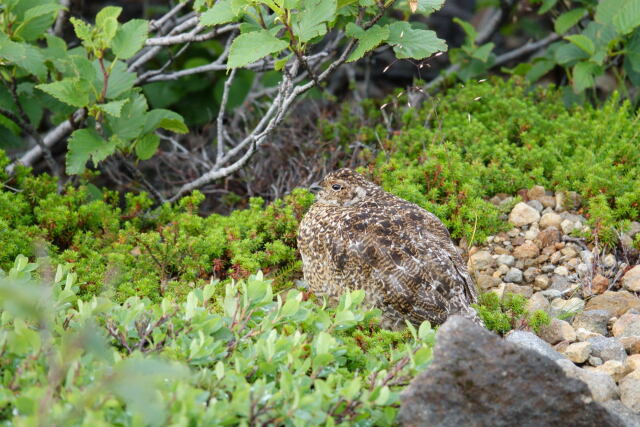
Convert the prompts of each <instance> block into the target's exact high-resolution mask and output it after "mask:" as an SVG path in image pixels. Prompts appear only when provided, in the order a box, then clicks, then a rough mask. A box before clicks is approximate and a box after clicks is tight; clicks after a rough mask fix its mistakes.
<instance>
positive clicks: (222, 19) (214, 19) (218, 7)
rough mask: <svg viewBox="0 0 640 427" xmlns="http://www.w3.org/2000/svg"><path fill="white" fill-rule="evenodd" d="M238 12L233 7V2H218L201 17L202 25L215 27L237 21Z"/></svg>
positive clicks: (226, 0)
mask: <svg viewBox="0 0 640 427" xmlns="http://www.w3.org/2000/svg"><path fill="white" fill-rule="evenodd" d="M237 17H238V12H237V11H235V10H234V9H233V8H232V7H231V0H218V1H216V3H215V4H214V5H213V6H212V7H211V8H210V9H208V10H207V11H205V12H204V13H203V14H202V15H200V25H204V26H213V25H220V24H226V23H228V22H232V21H235V20H236V18H237Z"/></svg>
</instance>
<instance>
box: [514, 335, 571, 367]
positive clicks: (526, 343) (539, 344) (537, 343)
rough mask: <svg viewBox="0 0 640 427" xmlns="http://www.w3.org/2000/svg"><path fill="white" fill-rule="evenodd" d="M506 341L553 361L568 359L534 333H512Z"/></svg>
mask: <svg viewBox="0 0 640 427" xmlns="http://www.w3.org/2000/svg"><path fill="white" fill-rule="evenodd" d="M505 340H506V341H507V342H510V343H512V344H515V345H517V346H519V347H522V348H525V349H528V350H533V351H536V352H538V353H540V354H541V355H543V356H546V357H548V358H549V359H551V360H558V359H566V356H564V355H562V354H560V353H558V352H557V351H555V350H554V349H553V347H551V346H550V345H549V343H547V342H546V341H544V340H543V339H542V338H540V337H539V336H537V335H536V334H534V333H532V332H527V331H512V332H509V335H507V336H506V337H505Z"/></svg>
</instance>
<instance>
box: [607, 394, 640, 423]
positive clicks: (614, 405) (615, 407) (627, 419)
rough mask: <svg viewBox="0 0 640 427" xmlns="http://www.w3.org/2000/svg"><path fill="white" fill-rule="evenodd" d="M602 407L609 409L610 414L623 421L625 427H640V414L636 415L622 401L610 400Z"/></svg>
mask: <svg viewBox="0 0 640 427" xmlns="http://www.w3.org/2000/svg"><path fill="white" fill-rule="evenodd" d="M602 405H603V406H604V407H605V408H607V409H608V410H609V412H611V413H612V414H615V415H616V416H617V417H618V418H620V419H622V423H623V424H624V425H625V426H627V427H640V414H636V413H635V412H633V411H632V410H631V409H629V408H627V407H626V406H625V405H624V404H623V403H622V402H621V401H619V400H609V401H607V402H603V403H602Z"/></svg>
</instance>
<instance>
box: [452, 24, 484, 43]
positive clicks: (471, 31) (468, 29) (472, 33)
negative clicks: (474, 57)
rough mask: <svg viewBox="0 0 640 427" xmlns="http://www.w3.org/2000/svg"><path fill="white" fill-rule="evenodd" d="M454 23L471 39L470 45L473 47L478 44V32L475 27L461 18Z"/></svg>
mask: <svg viewBox="0 0 640 427" xmlns="http://www.w3.org/2000/svg"><path fill="white" fill-rule="evenodd" d="M453 22H455V23H456V24H458V25H460V27H462V31H464V33H465V34H466V35H467V38H468V39H469V40H468V41H469V44H471V45H473V44H474V43H475V42H476V38H478V32H477V31H476V29H475V27H474V26H473V25H471V24H470V23H469V22H467V21H463V20H462V19H460V18H453Z"/></svg>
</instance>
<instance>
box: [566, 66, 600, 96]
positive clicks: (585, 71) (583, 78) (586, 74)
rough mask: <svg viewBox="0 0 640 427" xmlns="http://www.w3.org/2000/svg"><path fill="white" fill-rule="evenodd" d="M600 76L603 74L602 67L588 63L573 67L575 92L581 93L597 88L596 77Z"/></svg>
mask: <svg viewBox="0 0 640 427" xmlns="http://www.w3.org/2000/svg"><path fill="white" fill-rule="evenodd" d="M600 74H602V69H601V67H600V66H598V65H596V64H593V63H591V62H587V61H582V62H578V63H577V64H576V65H575V66H574V67H573V82H572V83H573V91H574V92H575V93H580V92H582V91H583V90H585V89H588V88H591V87H593V86H595V84H596V82H595V77H596V75H600Z"/></svg>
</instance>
